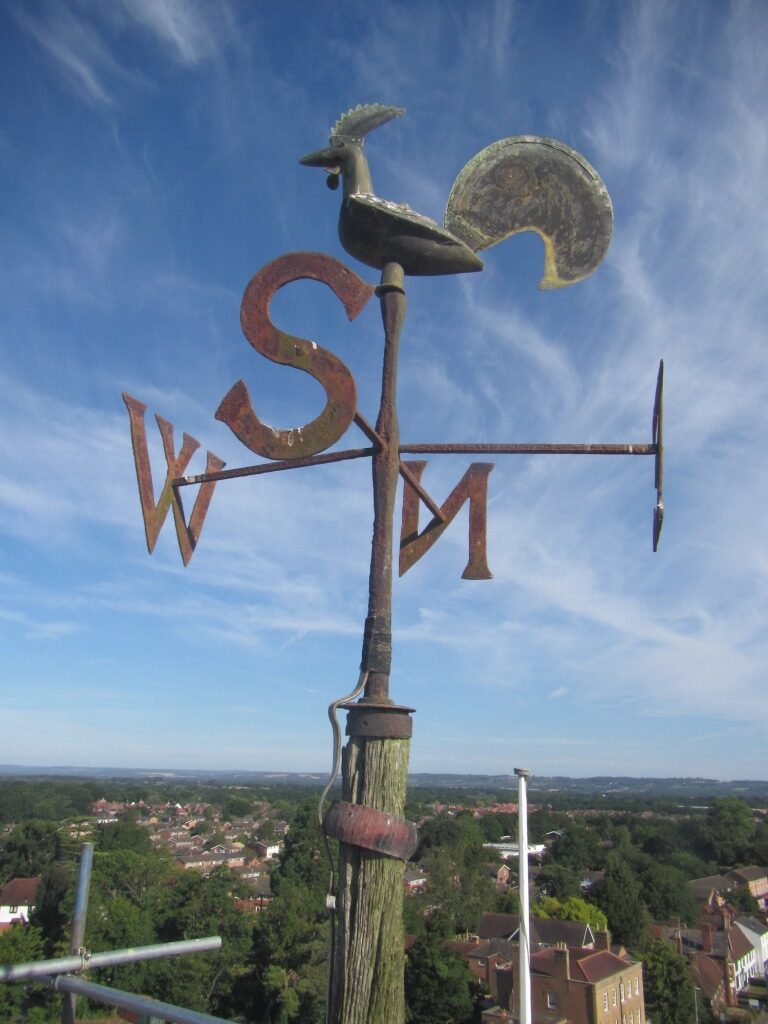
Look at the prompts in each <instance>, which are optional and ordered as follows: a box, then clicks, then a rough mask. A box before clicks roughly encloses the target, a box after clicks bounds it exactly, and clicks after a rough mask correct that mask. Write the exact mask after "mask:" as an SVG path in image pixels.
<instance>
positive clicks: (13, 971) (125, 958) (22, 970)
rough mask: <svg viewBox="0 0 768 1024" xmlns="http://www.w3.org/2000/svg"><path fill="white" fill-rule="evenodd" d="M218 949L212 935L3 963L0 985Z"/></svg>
mask: <svg viewBox="0 0 768 1024" xmlns="http://www.w3.org/2000/svg"><path fill="white" fill-rule="evenodd" d="M214 949H221V939H220V938H219V936H218V935H210V936H208V937H207V938H205V939H182V940H181V941H179V942H159V943H156V944H155V945H152V946H136V947H135V948H133V949H131V948H128V949H111V950H110V951H109V952H107V953H92V954H91V955H90V956H62V957H58V959H56V960H38V961H36V962H35V963H26V964H3V965H0V982H10V981H26V980H27V979H28V978H47V977H50V976H51V975H52V974H71V973H72V972H73V971H85V970H88V971H90V970H94V969H96V968H99V967H114V966H115V965H116V964H132V963H136V962H138V961H139V960H156V959H157V958H158V957H163V956H180V955H181V954H183V953H207V952H210V951H211V950H214Z"/></svg>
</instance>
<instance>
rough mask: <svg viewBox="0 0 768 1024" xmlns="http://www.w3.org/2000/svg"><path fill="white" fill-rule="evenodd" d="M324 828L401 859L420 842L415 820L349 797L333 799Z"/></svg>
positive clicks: (352, 842)
mask: <svg viewBox="0 0 768 1024" xmlns="http://www.w3.org/2000/svg"><path fill="white" fill-rule="evenodd" d="M323 828H324V830H325V834H326V835H327V836H331V837H333V838H334V839H339V840H340V841H341V842H342V843H348V844H349V845H350V846H360V847H362V848H363V849H364V850H373V851H375V852H376V853H383V854H385V855H386V856H387V857H396V858H397V859H398V860H404V861H407V860H408V859H409V858H410V857H411V856H412V855H413V853H414V851H415V850H416V847H417V846H418V844H419V837H418V833H417V831H416V826H415V825H414V823H413V822H412V821H406V819H405V818H398V817H397V815H395V814H387V812H386V811H377V810H376V809H375V808H374V807H365V806H364V805H362V804H351V803H348V802H347V801H346V800H334V802H333V803H332V804H331V806H330V807H329V809H328V813H327V814H326V816H325V820H324V821H323Z"/></svg>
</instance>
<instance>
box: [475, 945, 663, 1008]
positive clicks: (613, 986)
mask: <svg viewBox="0 0 768 1024" xmlns="http://www.w3.org/2000/svg"><path fill="white" fill-rule="evenodd" d="M600 934H601V936H605V937H606V939H607V937H608V936H607V933H605V932H603V933H600ZM517 971H518V964H517V962H516V960H513V961H512V962H511V963H509V964H507V965H506V966H504V967H498V968H497V969H496V991H497V996H496V998H497V1005H496V1006H495V1007H492V1008H491V1009H489V1010H486V1011H485V1012H484V1013H483V1017H482V1019H483V1021H484V1022H487V1024H490V1022H495V1021H499V1020H501V1019H504V1018H503V1014H504V1013H507V1014H512V1016H513V1017H514V1016H515V1015H516V1014H517V1013H518V1012H519V1006H518V1003H517V998H518V997H517V996H516V991H515V975H516V973H517ZM531 1011H532V1018H533V1021H534V1024H645V1000H644V995H643V969H642V964H641V963H640V962H639V961H635V960H630V959H629V958H628V957H622V956H618V955H617V954H616V953H612V952H611V951H610V950H609V949H607V948H604V949H602V948H596V949H584V948H581V947H575V948H569V947H568V946H566V945H564V944H560V945H558V946H553V947H550V948H546V949H540V950H538V951H537V952H535V953H531Z"/></svg>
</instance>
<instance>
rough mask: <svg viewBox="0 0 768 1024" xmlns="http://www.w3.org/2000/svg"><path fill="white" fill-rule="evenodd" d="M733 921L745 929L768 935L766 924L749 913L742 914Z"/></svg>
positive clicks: (756, 933)
mask: <svg viewBox="0 0 768 1024" xmlns="http://www.w3.org/2000/svg"><path fill="white" fill-rule="evenodd" d="M733 923H734V924H737V925H739V926H740V927H742V928H746V929H747V931H750V932H752V933H753V934H755V935H768V925H766V924H764V923H763V922H762V921H760V920H759V919H758V918H757V917H751V916H750V915H749V914H742V915H741V916H740V917H737V918H736V920H735V921H734V922H733Z"/></svg>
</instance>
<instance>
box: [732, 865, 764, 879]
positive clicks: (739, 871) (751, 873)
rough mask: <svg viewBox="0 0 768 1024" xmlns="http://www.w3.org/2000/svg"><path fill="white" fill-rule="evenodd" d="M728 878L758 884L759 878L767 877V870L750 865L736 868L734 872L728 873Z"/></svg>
mask: <svg viewBox="0 0 768 1024" xmlns="http://www.w3.org/2000/svg"><path fill="white" fill-rule="evenodd" d="M728 877H729V878H735V879H742V878H743V879H744V881H745V882H759V881H760V879H761V878H766V877H768V870H766V869H765V868H759V867H757V866H756V865H755V864H750V865H749V867H746V868H736V869H735V870H734V871H729V872H728Z"/></svg>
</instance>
